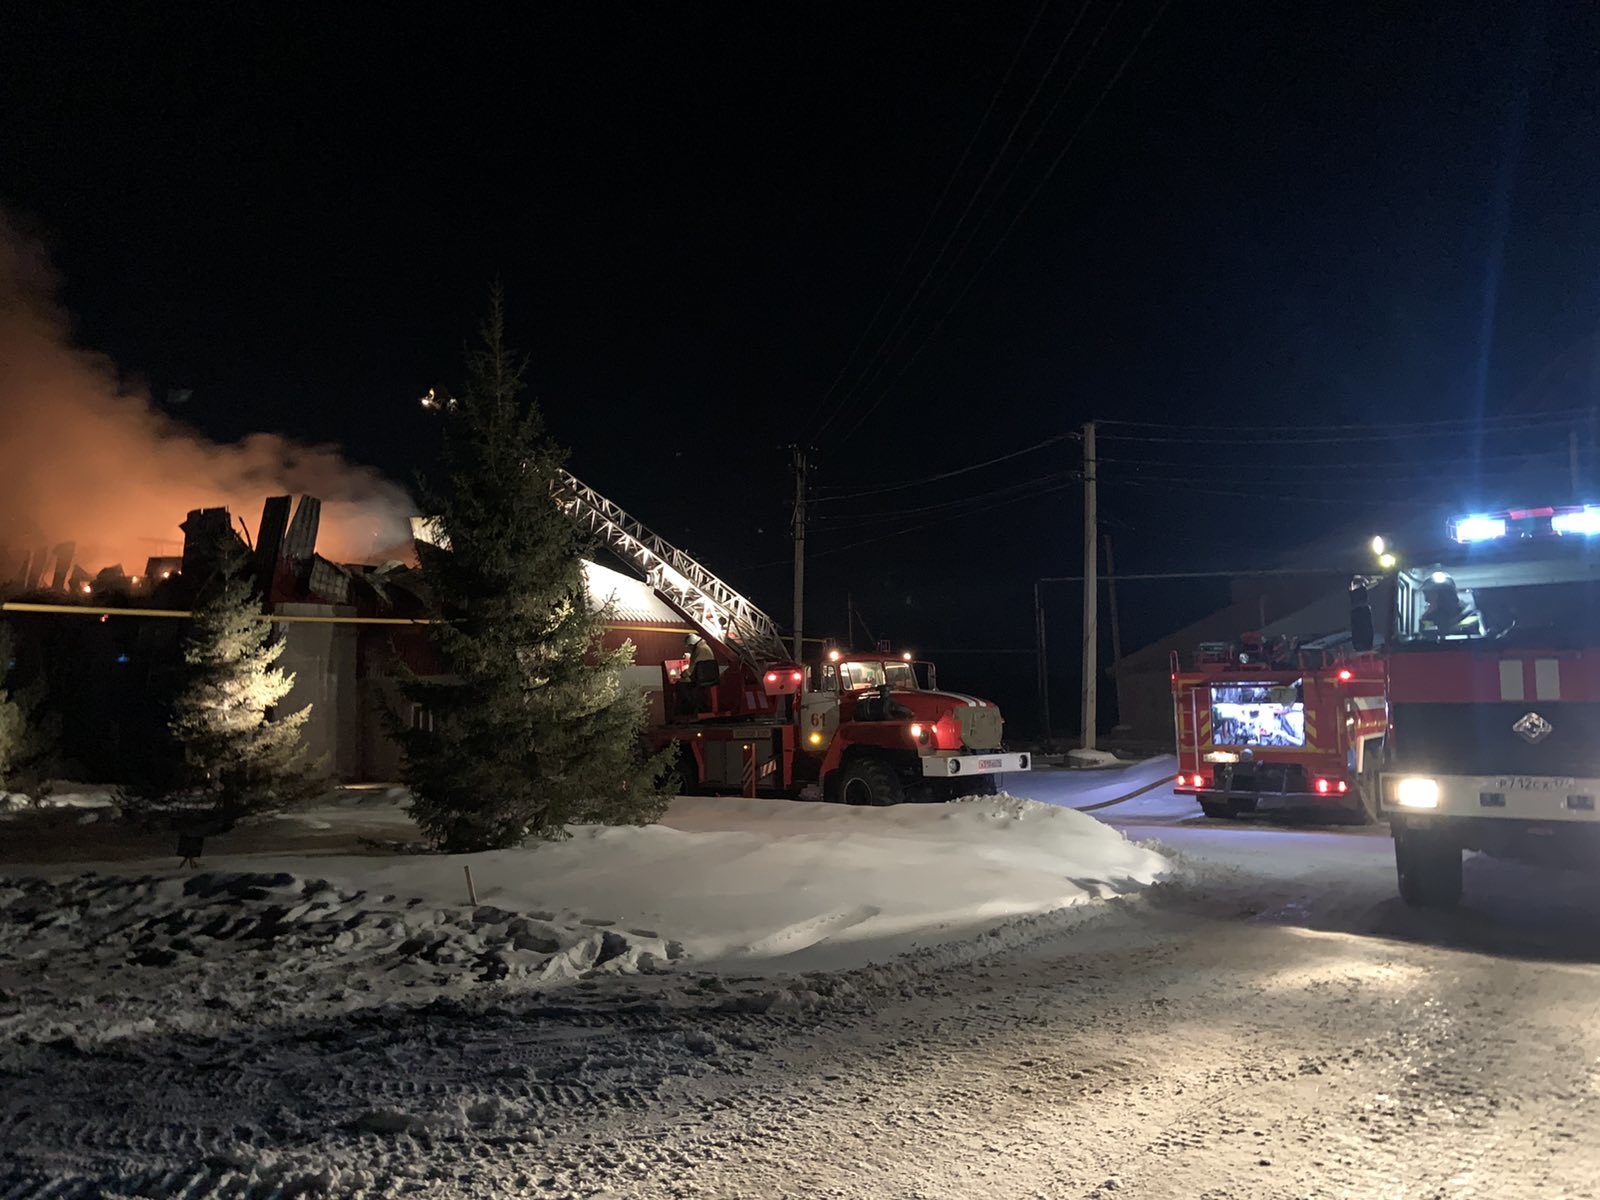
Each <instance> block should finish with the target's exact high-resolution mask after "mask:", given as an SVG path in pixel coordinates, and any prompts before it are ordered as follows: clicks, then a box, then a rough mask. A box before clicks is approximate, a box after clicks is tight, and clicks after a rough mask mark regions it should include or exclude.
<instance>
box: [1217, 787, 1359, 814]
mask: <svg viewBox="0 0 1600 1200" xmlns="http://www.w3.org/2000/svg"><path fill="white" fill-rule="evenodd" d="M1195 796H1196V797H1197V798H1199V799H1201V800H1227V801H1229V802H1230V803H1233V804H1237V805H1238V806H1239V808H1240V811H1242V812H1293V811H1299V810H1306V809H1313V808H1321V809H1330V808H1354V807H1356V805H1357V804H1359V803H1360V798H1359V797H1358V796H1356V794H1355V793H1354V792H1349V791H1346V792H1342V793H1341V792H1328V793H1326V794H1318V793H1316V792H1252V791H1242V790H1240V789H1237V788H1235V789H1233V790H1231V791H1219V790H1215V789H1202V790H1200V791H1198V792H1196V793H1195Z"/></svg>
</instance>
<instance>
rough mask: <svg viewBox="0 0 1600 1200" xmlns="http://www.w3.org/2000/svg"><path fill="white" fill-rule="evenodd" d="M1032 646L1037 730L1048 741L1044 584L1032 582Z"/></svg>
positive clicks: (1048, 719) (1048, 673)
mask: <svg viewBox="0 0 1600 1200" xmlns="http://www.w3.org/2000/svg"><path fill="white" fill-rule="evenodd" d="M1033 646H1034V657H1035V659H1036V660H1037V662H1038V667H1039V730H1040V732H1041V733H1042V734H1043V735H1044V740H1045V741H1047V742H1048V741H1049V740H1050V661H1049V659H1048V658H1046V656H1045V645H1044V582H1043V580H1038V579H1036V580H1034V581H1033Z"/></svg>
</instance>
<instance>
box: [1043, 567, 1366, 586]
mask: <svg viewBox="0 0 1600 1200" xmlns="http://www.w3.org/2000/svg"><path fill="white" fill-rule="evenodd" d="M1371 569H1372V568H1371V567H1370V566H1369V567H1366V568H1361V567H1268V568H1264V569H1250V570H1243V571H1215V570H1212V571H1138V572H1134V573H1132V574H1125V575H1101V576H1100V580H1101V582H1104V583H1109V582H1111V581H1112V580H1115V581H1116V582H1118V583H1140V582H1149V581H1151V580H1156V579H1258V578H1260V579H1265V578H1273V577H1280V576H1281V577H1288V576H1307V575H1336V576H1340V577H1342V578H1346V579H1348V578H1349V577H1350V576H1352V575H1359V574H1361V572H1362V571H1363V570H1366V571H1369V572H1370V571H1371ZM1035 582H1036V583H1082V582H1083V576H1082V575H1045V576H1042V577H1041V578H1039V579H1037V580H1035Z"/></svg>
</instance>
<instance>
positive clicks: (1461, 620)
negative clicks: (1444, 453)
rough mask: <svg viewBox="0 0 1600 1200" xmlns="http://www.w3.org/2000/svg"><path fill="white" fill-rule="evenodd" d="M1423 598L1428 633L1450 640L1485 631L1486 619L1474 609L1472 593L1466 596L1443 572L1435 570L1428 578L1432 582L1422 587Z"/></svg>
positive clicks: (1425, 630) (1424, 622)
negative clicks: (1454, 636)
mask: <svg viewBox="0 0 1600 1200" xmlns="http://www.w3.org/2000/svg"><path fill="white" fill-rule="evenodd" d="M1422 598H1423V600H1424V601H1426V602H1427V608H1426V609H1424V610H1423V613H1422V629H1423V632H1424V633H1437V634H1439V635H1440V636H1441V637H1448V636H1450V635H1451V634H1457V635H1461V634H1468V635H1471V634H1481V633H1482V632H1483V618H1482V617H1481V616H1480V615H1479V614H1478V611H1477V609H1476V608H1475V607H1474V606H1473V603H1472V594H1471V593H1470V592H1468V593H1466V594H1465V595H1463V594H1462V593H1461V591H1460V590H1459V589H1458V588H1457V587H1456V581H1455V580H1453V579H1451V578H1450V576H1448V575H1446V574H1445V573H1444V572H1443V571H1435V572H1434V573H1433V574H1432V575H1431V576H1429V577H1428V582H1427V583H1425V584H1423V585H1422Z"/></svg>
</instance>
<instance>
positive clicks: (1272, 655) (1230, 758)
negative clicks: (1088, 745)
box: [1172, 633, 1383, 821]
mask: <svg viewBox="0 0 1600 1200" xmlns="http://www.w3.org/2000/svg"><path fill="white" fill-rule="evenodd" d="M1172 707H1173V714H1172V716H1173V725H1174V727H1175V729H1176V731H1177V740H1178V775H1177V782H1176V787H1175V788H1174V790H1175V791H1177V792H1179V793H1181V794H1187V795H1192V796H1194V797H1195V799H1196V800H1198V801H1199V802H1200V807H1201V809H1202V811H1204V813H1205V815H1206V816H1208V817H1234V816H1238V815H1239V814H1240V813H1250V812H1267V811H1283V810H1289V809H1294V810H1301V811H1318V812H1326V813H1329V814H1330V815H1332V814H1347V815H1349V816H1353V817H1359V818H1361V819H1363V820H1367V821H1376V820H1378V811H1379V809H1378V765H1379V764H1378V755H1377V753H1376V750H1377V748H1378V747H1380V746H1381V745H1382V744H1383V743H1382V738H1383V661H1382V659H1381V658H1380V657H1379V656H1378V655H1377V654H1374V653H1372V652H1370V651H1368V652H1365V653H1363V652H1358V651H1355V650H1353V649H1352V648H1351V646H1350V636H1349V634H1344V633H1341V634H1335V635H1332V636H1330V637H1325V638H1319V639H1316V640H1313V641H1306V642H1296V641H1294V640H1292V639H1286V638H1276V639H1274V638H1267V637H1265V636H1263V635H1262V634H1259V633H1247V634H1244V635H1243V636H1242V637H1241V638H1240V639H1239V641H1237V642H1234V643H1222V642H1209V643H1206V644H1204V645H1202V646H1200V648H1199V651H1198V653H1197V654H1196V655H1195V661H1194V663H1193V666H1192V669H1190V670H1187V671H1185V670H1182V669H1180V663H1179V661H1178V654H1177V652H1176V651H1174V652H1173V654H1172Z"/></svg>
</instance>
